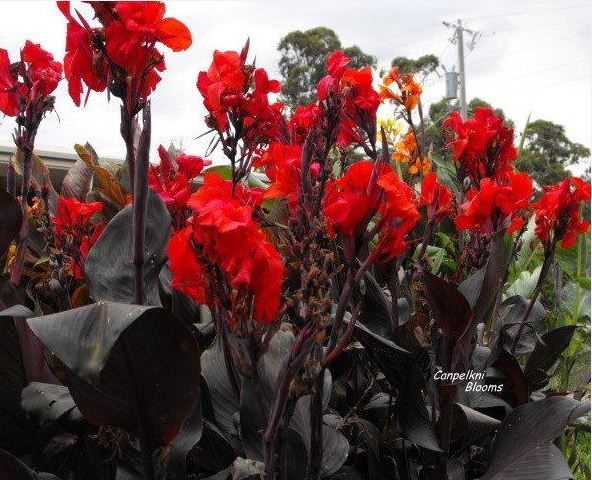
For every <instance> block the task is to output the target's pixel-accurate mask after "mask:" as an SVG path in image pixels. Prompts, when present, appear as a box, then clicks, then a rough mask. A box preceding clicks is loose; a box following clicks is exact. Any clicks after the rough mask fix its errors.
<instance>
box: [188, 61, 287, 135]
mask: <svg viewBox="0 0 592 480" xmlns="http://www.w3.org/2000/svg"><path fill="white" fill-rule="evenodd" d="M245 61H246V53H242V54H240V53H238V52H233V51H228V52H220V51H218V50H216V51H215V52H214V58H213V61H212V64H211V65H210V68H209V69H208V70H207V71H204V72H200V73H199V75H198V77H197V88H198V90H199V92H200V93H201V95H202V97H203V98H204V106H205V107H206V109H207V110H208V112H209V113H210V116H209V119H208V120H207V122H208V124H209V125H210V126H211V127H212V128H215V129H216V130H218V131H226V130H227V129H228V127H229V125H230V123H229V115H230V114H231V113H232V114H233V115H234V116H236V117H238V118H240V119H242V121H243V122H244V124H245V125H246V127H247V128H248V129H250V130H251V132H247V133H249V134H250V135H251V136H257V134H260V136H270V135H269V134H270V133H271V134H274V133H275V124H276V123H277V116H278V113H279V112H278V110H281V104H278V103H276V104H270V103H269V100H268V95H269V94H270V93H277V92H279V91H280V83H279V82H278V81H277V80H269V77H268V75H267V72H266V71H265V70H264V69H262V68H258V69H254V68H253V67H252V66H250V65H245ZM252 85H254V88H252V89H251V86H252ZM268 124H271V125H268ZM261 128H268V129H269V130H271V132H269V131H266V132H261V130H260V129H261Z"/></svg>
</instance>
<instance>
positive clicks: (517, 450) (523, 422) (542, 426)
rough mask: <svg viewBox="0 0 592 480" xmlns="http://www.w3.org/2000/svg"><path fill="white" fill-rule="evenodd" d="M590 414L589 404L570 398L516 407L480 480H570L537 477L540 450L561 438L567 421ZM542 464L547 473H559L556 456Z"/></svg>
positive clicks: (506, 422) (496, 442)
mask: <svg viewBox="0 0 592 480" xmlns="http://www.w3.org/2000/svg"><path fill="white" fill-rule="evenodd" d="M589 411H590V404H588V403H581V402H578V401H577V400H574V399H573V398H569V397H551V398H546V399H544V400H539V401H536V402H531V403H527V404H525V405H521V406H520V407H518V408H516V409H515V410H514V411H513V412H512V413H510V414H509V415H508V416H507V417H506V418H505V419H504V420H503V422H502V424H501V425H500V428H499V430H498V433H497V436H496V439H495V443H494V446H493V449H492V452H491V457H490V458H491V460H490V462H489V468H488V470H487V472H486V473H485V475H484V476H483V477H482V480H493V479H496V480H497V479H500V478H503V479H510V478H512V479H516V478H520V479H521V480H540V479H550V478H553V479H557V480H559V479H562V478H569V476H568V477H564V476H540V472H541V470H540V469H538V467H537V465H539V462H540V461H541V460H542V457H543V455H541V450H540V449H541V448H545V447H547V446H548V445H549V442H551V441H553V440H554V439H555V438H557V437H559V436H560V435H562V434H563V432H564V430H565V428H566V426H567V425H568V424H569V423H570V422H573V421H574V420H576V419H577V418H578V417H581V416H582V415H585V414H586V413H588V412H589ZM543 451H544V450H543ZM545 453H549V451H548V450H547V451H546V452H545ZM529 457H530V459H529V460H527V459H528V458H529ZM544 464H545V465H546V467H547V469H548V470H549V472H555V471H562V470H561V468H560V467H559V468H558V467H557V455H555V454H550V455H549V456H548V463H544ZM518 472H522V473H521V474H520V476H518V477H517V476H515V475H518Z"/></svg>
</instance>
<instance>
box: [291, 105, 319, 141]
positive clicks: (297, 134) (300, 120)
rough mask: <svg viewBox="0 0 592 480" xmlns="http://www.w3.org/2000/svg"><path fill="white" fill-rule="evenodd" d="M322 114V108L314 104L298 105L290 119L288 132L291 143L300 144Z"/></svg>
mask: <svg viewBox="0 0 592 480" xmlns="http://www.w3.org/2000/svg"><path fill="white" fill-rule="evenodd" d="M321 115H322V109H321V107H319V106H318V105H316V104H314V103H313V104H310V105H299V106H297V107H296V109H295V110H294V115H292V118H291V119H290V133H291V140H292V143H295V144H298V145H301V144H303V143H304V141H305V140H306V137H307V136H308V133H309V132H310V131H311V130H312V128H313V127H314V126H315V124H316V123H317V122H318V120H319V119H320V117H321Z"/></svg>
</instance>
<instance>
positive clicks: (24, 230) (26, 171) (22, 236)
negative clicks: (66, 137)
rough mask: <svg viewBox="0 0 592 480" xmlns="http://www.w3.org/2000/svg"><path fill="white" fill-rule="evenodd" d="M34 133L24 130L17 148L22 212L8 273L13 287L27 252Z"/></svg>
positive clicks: (19, 274)
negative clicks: (19, 164) (23, 138)
mask: <svg viewBox="0 0 592 480" xmlns="http://www.w3.org/2000/svg"><path fill="white" fill-rule="evenodd" d="M35 135H36V132H31V133H29V132H28V131H27V130H25V134H24V136H25V140H24V142H23V143H24V145H23V146H22V147H18V146H17V154H18V150H19V149H20V150H21V151H22V155H23V183H22V185H21V210H22V212H23V222H22V224H21V230H20V232H19V239H18V243H17V247H16V257H15V259H14V263H13V266H12V270H11V272H10V281H11V282H12V284H14V285H19V284H20V283H21V277H22V275H23V270H24V265H25V253H26V252H27V237H28V235H29V222H28V220H27V197H28V196H29V187H30V183H31V174H32V171H33V161H32V160H33V148H34V145H35Z"/></svg>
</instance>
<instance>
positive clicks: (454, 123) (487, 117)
mask: <svg viewBox="0 0 592 480" xmlns="http://www.w3.org/2000/svg"><path fill="white" fill-rule="evenodd" d="M444 126H445V127H449V129H450V130H451V132H452V138H451V140H450V142H449V143H448V144H447V146H448V147H449V148H451V149H452V157H453V158H454V160H455V161H456V162H457V163H458V167H459V172H460V174H461V175H462V176H463V177H464V176H468V177H469V178H470V179H471V182H472V183H473V185H478V184H479V182H480V181H481V179H483V178H489V177H494V178H502V177H503V176H504V175H505V174H506V173H507V172H508V171H510V170H511V169H512V162H513V161H514V160H516V158H517V156H518V153H517V151H516V148H515V147H514V143H513V142H514V130H513V129H512V128H511V127H509V126H507V125H505V124H504V121H503V120H502V119H501V118H500V117H498V116H496V115H495V114H494V113H493V111H492V110H491V109H490V108H477V109H476V110H475V116H474V117H473V118H470V119H468V120H467V121H466V122H465V121H463V119H462V117H461V116H460V114H459V113H458V112H452V113H451V114H450V116H449V117H448V118H447V119H446V120H445V121H444Z"/></svg>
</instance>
